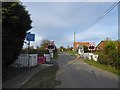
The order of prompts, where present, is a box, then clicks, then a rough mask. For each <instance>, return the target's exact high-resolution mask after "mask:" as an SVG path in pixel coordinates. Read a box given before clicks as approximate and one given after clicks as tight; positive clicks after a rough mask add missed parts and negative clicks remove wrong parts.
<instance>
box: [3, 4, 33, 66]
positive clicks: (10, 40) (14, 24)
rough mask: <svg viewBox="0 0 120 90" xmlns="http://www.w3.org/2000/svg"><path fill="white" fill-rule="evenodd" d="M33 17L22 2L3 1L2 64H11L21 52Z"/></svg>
mask: <svg viewBox="0 0 120 90" xmlns="http://www.w3.org/2000/svg"><path fill="white" fill-rule="evenodd" d="M31 22H32V21H31V19H30V15H29V14H28V11H26V10H25V7H24V6H23V5H22V4H21V3H20V2H3V3H2V57H3V58H2V65H3V68H6V67H8V66H9V65H11V64H12V63H13V62H14V61H15V60H16V59H17V57H18V55H19V54H20V51H21V49H22V46H23V43H24V39H25V36H26V32H27V31H28V30H30V29H31V28H32V27H31Z"/></svg>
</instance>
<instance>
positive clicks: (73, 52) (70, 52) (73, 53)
mask: <svg viewBox="0 0 120 90" xmlns="http://www.w3.org/2000/svg"><path fill="white" fill-rule="evenodd" d="M66 53H68V54H70V55H76V54H77V52H76V51H73V50H72V51H71V50H69V51H66Z"/></svg>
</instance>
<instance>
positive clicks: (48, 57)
mask: <svg viewBox="0 0 120 90" xmlns="http://www.w3.org/2000/svg"><path fill="white" fill-rule="evenodd" d="M44 57H45V58H46V61H48V62H49V61H51V56H50V54H44Z"/></svg>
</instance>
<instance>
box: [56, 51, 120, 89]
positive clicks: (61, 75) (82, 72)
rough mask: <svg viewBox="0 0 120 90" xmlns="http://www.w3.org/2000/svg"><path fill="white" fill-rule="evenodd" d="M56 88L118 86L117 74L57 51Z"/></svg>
mask: <svg viewBox="0 0 120 90" xmlns="http://www.w3.org/2000/svg"><path fill="white" fill-rule="evenodd" d="M58 64H59V67H60V69H59V70H58V72H57V75H56V80H59V81H61V84H60V85H58V86H56V88H118V76H117V75H115V74H112V73H111V72H108V71H104V70H102V69H99V68H96V67H94V66H90V65H88V64H86V63H85V62H84V61H82V60H80V59H77V58H75V57H73V56H71V55H69V54H67V53H59V59H58Z"/></svg>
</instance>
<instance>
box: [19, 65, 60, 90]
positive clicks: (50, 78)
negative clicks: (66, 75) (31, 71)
mask: <svg viewBox="0 0 120 90" xmlns="http://www.w3.org/2000/svg"><path fill="white" fill-rule="evenodd" d="M57 70H58V66H57V65H53V66H50V67H48V68H45V69H44V70H42V71H40V72H38V73H37V74H35V75H34V76H33V77H32V78H31V79H29V80H28V81H27V82H26V83H25V84H24V85H23V86H22V87H21V88H54V87H55V86H56V85H58V84H60V81H56V80H55V77H56V72H57Z"/></svg>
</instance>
